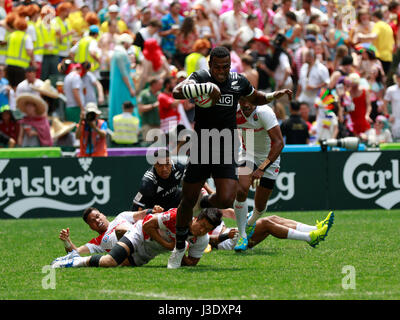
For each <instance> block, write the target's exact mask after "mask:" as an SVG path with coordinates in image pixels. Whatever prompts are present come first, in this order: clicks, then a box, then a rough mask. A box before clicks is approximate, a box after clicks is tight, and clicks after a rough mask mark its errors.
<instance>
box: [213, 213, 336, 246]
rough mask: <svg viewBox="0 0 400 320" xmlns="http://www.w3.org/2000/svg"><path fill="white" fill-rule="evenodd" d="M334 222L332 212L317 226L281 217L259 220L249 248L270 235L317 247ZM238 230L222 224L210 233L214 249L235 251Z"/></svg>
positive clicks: (250, 239) (251, 236)
mask: <svg viewBox="0 0 400 320" xmlns="http://www.w3.org/2000/svg"><path fill="white" fill-rule="evenodd" d="M333 221H334V213H333V212H330V213H329V214H328V215H327V217H326V218H325V219H324V220H322V221H321V222H318V221H317V224H316V225H315V226H310V225H307V224H303V223H300V222H297V221H294V220H290V219H286V218H282V217H279V216H275V215H274V216H269V217H265V218H261V219H258V220H257V222H256V226H255V229H254V233H253V234H252V235H250V236H249V246H248V247H249V248H253V247H254V246H256V245H257V244H259V243H260V242H261V241H263V240H264V239H265V238H266V237H268V236H269V235H272V236H274V237H275V238H279V239H291V240H302V241H306V242H307V243H308V244H309V245H310V246H312V247H316V246H317V245H318V244H319V242H320V241H323V240H325V238H326V237H327V235H328V232H329V230H330V228H331V227H332V224H333ZM238 236H239V234H238V230H237V229H236V228H227V227H226V226H225V224H224V222H222V223H221V224H220V225H219V226H218V227H217V228H215V229H214V230H213V231H212V232H211V233H210V245H211V247H212V248H214V249H221V250H233V249H234V248H235V246H236V244H237V241H238Z"/></svg>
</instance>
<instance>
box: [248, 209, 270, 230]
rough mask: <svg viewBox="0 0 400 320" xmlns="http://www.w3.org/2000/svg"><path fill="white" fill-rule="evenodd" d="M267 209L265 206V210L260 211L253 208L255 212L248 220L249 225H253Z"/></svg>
mask: <svg viewBox="0 0 400 320" xmlns="http://www.w3.org/2000/svg"><path fill="white" fill-rule="evenodd" d="M265 211H267V208H265V209H264V210H263V211H261V212H259V211H258V210H257V209H256V208H254V210H253V214H252V215H251V218H250V219H249V221H248V222H247V224H248V225H249V226H251V225H253V224H254V223H255V222H256V221H257V220H258V219H259V218H260V217H261V216H262V215H263V214H264V213H265Z"/></svg>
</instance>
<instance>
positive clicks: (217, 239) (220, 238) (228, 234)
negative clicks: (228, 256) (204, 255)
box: [209, 227, 239, 248]
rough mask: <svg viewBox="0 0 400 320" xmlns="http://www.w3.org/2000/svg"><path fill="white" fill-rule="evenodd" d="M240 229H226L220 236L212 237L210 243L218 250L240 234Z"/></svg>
mask: <svg viewBox="0 0 400 320" xmlns="http://www.w3.org/2000/svg"><path fill="white" fill-rule="evenodd" d="M238 232H239V231H238V229H236V228H231V229H229V230H228V231H227V228H226V227H224V228H223V229H222V230H221V232H220V233H219V235H210V240H209V243H210V245H211V247H213V248H218V245H219V244H220V243H222V242H224V241H226V240H228V239H233V238H234V237H235V235H236V234H237V233H238Z"/></svg>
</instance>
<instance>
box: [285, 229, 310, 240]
mask: <svg viewBox="0 0 400 320" xmlns="http://www.w3.org/2000/svg"><path fill="white" fill-rule="evenodd" d="M287 239H292V240H302V241H307V242H310V241H311V238H310V235H309V233H308V232H301V231H297V230H294V229H291V228H289V231H288V235H287Z"/></svg>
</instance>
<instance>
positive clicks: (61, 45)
mask: <svg viewBox="0 0 400 320" xmlns="http://www.w3.org/2000/svg"><path fill="white" fill-rule="evenodd" d="M54 23H55V24H56V25H57V27H58V29H60V33H61V34H62V35H65V34H66V33H67V32H68V31H69V27H68V24H67V21H62V20H61V18H60V17H55V18H54ZM71 39H72V36H67V37H64V38H63V39H62V40H60V39H58V38H57V46H58V50H59V51H65V50H68V49H69V48H70V44H71Z"/></svg>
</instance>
